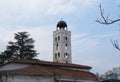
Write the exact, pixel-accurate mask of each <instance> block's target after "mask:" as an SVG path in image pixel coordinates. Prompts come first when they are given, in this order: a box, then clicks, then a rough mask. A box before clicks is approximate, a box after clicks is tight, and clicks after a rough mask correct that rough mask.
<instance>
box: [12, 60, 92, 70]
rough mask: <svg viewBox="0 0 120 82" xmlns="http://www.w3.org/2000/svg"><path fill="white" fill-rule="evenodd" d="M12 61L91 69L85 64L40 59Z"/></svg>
mask: <svg viewBox="0 0 120 82" xmlns="http://www.w3.org/2000/svg"><path fill="white" fill-rule="evenodd" d="M12 63H25V64H34V65H35V64H36V65H38V64H39V65H47V66H56V67H70V68H79V69H91V68H92V67H90V66H85V65H78V64H71V63H57V62H50V61H40V60H38V59H32V60H28V59H21V60H14V61H12Z"/></svg>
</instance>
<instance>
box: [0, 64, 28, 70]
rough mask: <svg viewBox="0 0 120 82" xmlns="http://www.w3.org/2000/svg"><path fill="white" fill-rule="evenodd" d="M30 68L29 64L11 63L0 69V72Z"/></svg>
mask: <svg viewBox="0 0 120 82" xmlns="http://www.w3.org/2000/svg"><path fill="white" fill-rule="evenodd" d="M28 66H30V65H29V64H16V63H10V64H6V65H4V66H2V67H0V70H12V69H19V68H24V67H28Z"/></svg>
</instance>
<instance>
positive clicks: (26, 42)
mask: <svg viewBox="0 0 120 82" xmlns="http://www.w3.org/2000/svg"><path fill="white" fill-rule="evenodd" d="M29 36H30V34H28V33H27V32H18V33H15V37H14V39H15V40H16V41H15V42H12V41H10V42H8V44H9V45H8V46H7V49H6V50H5V51H4V52H2V53H1V56H0V59H1V61H2V62H9V61H12V60H14V59H33V58H35V57H36V56H37V54H38V53H36V51H35V50H34V45H33V43H34V40H33V39H32V38H29Z"/></svg>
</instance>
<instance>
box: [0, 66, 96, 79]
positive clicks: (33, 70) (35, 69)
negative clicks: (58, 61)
mask: <svg viewBox="0 0 120 82" xmlns="http://www.w3.org/2000/svg"><path fill="white" fill-rule="evenodd" d="M2 72H3V73H6V72H9V73H12V74H29V75H31V74H32V75H62V76H67V77H68V76H69V77H73V78H76V77H77V78H81V79H86V78H87V79H90V78H92V79H93V78H94V79H96V75H94V74H93V73H90V72H86V71H77V70H71V69H64V68H59V67H50V66H39V65H35V66H30V67H26V68H21V69H16V70H9V71H2Z"/></svg>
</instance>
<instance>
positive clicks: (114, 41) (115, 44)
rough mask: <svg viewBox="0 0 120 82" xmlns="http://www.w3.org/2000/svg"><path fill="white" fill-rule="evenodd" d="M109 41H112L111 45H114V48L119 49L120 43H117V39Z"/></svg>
mask: <svg viewBox="0 0 120 82" xmlns="http://www.w3.org/2000/svg"><path fill="white" fill-rule="evenodd" d="M111 42H112V44H113V46H114V47H115V48H116V49H118V50H120V45H119V43H118V41H117V40H113V41H111Z"/></svg>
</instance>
